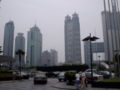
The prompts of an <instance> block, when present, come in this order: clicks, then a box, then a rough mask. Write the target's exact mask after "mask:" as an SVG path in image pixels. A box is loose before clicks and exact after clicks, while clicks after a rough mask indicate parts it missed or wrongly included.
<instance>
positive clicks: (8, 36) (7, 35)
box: [3, 21, 14, 69]
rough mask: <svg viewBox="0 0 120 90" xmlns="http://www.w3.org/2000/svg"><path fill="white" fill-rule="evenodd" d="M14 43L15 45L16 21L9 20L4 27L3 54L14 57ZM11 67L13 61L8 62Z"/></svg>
mask: <svg viewBox="0 0 120 90" xmlns="http://www.w3.org/2000/svg"><path fill="white" fill-rule="evenodd" d="M13 45H14V23H13V21H9V22H7V23H6V24H5V29H4V43H3V55H4V56H9V57H11V58H13ZM7 65H8V67H9V68H10V69H11V68H12V67H13V61H9V62H8V63H7Z"/></svg>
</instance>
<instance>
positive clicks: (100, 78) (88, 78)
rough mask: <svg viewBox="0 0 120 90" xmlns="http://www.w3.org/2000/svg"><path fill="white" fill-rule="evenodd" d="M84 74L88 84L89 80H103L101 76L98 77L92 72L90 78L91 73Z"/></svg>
mask: <svg viewBox="0 0 120 90" xmlns="http://www.w3.org/2000/svg"><path fill="white" fill-rule="evenodd" d="M85 74H86V78H87V81H88V82H90V81H91V79H92V80H93V81H97V80H103V75H99V74H97V73H94V72H93V77H92V76H91V72H86V73H85Z"/></svg>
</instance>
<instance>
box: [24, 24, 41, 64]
mask: <svg viewBox="0 0 120 90" xmlns="http://www.w3.org/2000/svg"><path fill="white" fill-rule="evenodd" d="M41 54H42V34H41V32H40V29H39V28H38V27H37V26H36V25H35V26H34V27H32V28H31V29H30V31H29V32H28V35H27V62H26V63H27V65H28V66H40V63H41Z"/></svg>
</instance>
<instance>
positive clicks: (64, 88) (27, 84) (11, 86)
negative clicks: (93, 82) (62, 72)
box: [0, 78, 120, 90]
mask: <svg viewBox="0 0 120 90" xmlns="http://www.w3.org/2000/svg"><path fill="white" fill-rule="evenodd" d="M0 90H76V89H75V86H68V85H66V84H65V83H64V82H59V81H58V80H57V79H52V78H51V79H48V83H47V84H46V85H34V84H33V80H32V79H31V80H21V81H2V82H0ZM80 90H120V89H106V88H91V87H87V88H84V89H80Z"/></svg>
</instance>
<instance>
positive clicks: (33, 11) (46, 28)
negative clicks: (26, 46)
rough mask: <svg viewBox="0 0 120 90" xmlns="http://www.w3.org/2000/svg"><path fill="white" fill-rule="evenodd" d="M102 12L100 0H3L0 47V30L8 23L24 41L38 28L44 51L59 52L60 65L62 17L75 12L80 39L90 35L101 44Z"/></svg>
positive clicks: (61, 55)
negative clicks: (41, 34) (78, 22)
mask: <svg viewBox="0 0 120 90" xmlns="http://www.w3.org/2000/svg"><path fill="white" fill-rule="evenodd" d="M87 2H88V3H87ZM43 5H44V6H43ZM61 6H62V7H61ZM86 6H87V8H86ZM102 10H103V1H102V0H92V1H88V0H84V1H83V0H76V1H74V0H71V1H68V0H60V1H58V0H57V1H56V0H52V1H49V0H47V1H43V0H41V1H39V0H36V1H34V0H20V1H18V0H11V1H9V0H2V2H1V8H0V12H1V14H0V17H2V18H1V21H0V29H1V37H0V38H1V39H0V45H3V27H4V24H5V23H6V22H7V21H9V20H13V21H14V23H15V36H16V35H17V33H18V32H22V33H24V35H25V38H26V37H27V31H28V30H29V28H30V27H32V26H33V25H34V24H37V26H39V27H40V28H41V29H42V31H41V32H42V33H43V35H44V37H43V41H44V42H43V50H49V49H50V48H55V49H56V50H57V51H58V52H59V62H64V58H65V57H64V17H65V16H66V15H67V14H72V13H74V12H77V13H78V14H79V15H80V22H81V39H83V38H84V37H86V36H88V34H89V33H92V34H94V35H97V36H98V37H100V41H103V35H102V25H101V11H102ZM56 22H57V23H56ZM91 22H92V23H91ZM96 32H97V33H96ZM50 41H51V42H50ZM82 55H83V43H82ZM83 57H84V56H83ZM83 57H82V59H83Z"/></svg>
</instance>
